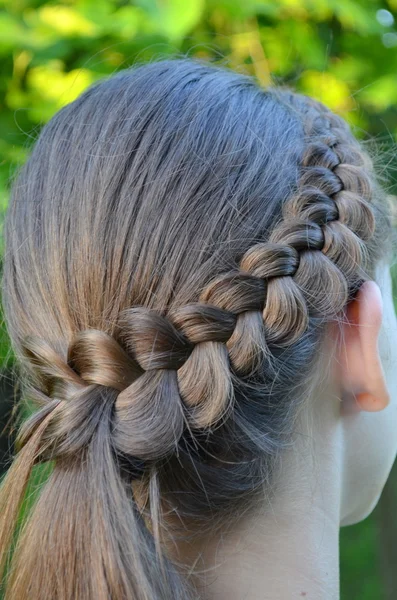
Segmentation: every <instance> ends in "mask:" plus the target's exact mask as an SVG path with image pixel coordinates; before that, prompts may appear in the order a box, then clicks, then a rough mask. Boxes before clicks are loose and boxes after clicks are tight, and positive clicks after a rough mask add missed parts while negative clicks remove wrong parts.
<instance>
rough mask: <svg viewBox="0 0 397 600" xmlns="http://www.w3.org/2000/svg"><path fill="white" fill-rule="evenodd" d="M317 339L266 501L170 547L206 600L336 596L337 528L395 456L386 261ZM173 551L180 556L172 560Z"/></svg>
mask: <svg viewBox="0 0 397 600" xmlns="http://www.w3.org/2000/svg"><path fill="white" fill-rule="evenodd" d="M376 281H377V283H375V282H374V281H371V282H366V283H365V284H363V286H362V288H361V289H360V291H359V293H358V295H357V298H356V299H355V300H354V302H352V303H351V305H350V306H349V307H348V309H347V311H346V316H345V319H344V322H343V324H342V325H340V326H336V325H335V324H334V325H331V326H330V328H329V335H328V336H326V338H327V339H326V340H325V343H324V349H323V352H322V356H321V360H320V368H319V369H318V371H317V372H316V381H315V384H314V385H313V387H312V388H311V393H310V396H309V398H308V400H307V402H306V403H305V404H304V406H303V408H302V409H301V411H300V414H299V415H298V419H297V423H296V440H295V442H294V445H293V448H291V450H288V451H287V452H285V454H284V455H283V457H282V460H281V463H280V469H279V475H278V479H277V481H276V482H275V494H274V499H273V500H272V501H270V502H269V499H266V500H265V501H264V503H263V505H262V506H259V507H258V509H257V511H256V513H255V514H252V513H251V514H249V515H248V514H247V515H246V516H245V517H243V518H242V519H240V520H239V521H237V522H234V523H231V524H230V526H229V528H228V530H227V531H224V533H223V534H222V535H219V534H218V535H217V536H214V539H209V538H206V539H205V540H201V541H197V540H195V542H194V544H188V543H185V544H184V545H180V546H179V547H178V548H177V549H174V551H175V552H176V557H178V558H179V559H180V560H181V559H182V560H183V561H184V562H185V563H186V564H188V565H193V564H194V565H195V570H197V571H198V572H199V577H198V579H197V587H198V589H199V591H200V594H201V596H202V597H203V598H205V599H206V600H242V599H244V600H292V599H294V598H297V599H301V598H305V599H306V600H309V599H313V600H337V599H339V597H340V596H339V530H340V527H341V526H345V525H350V524H353V523H357V522H359V521H361V520H362V519H365V518H366V517H367V516H368V515H369V514H370V513H371V511H372V510H373V509H374V507H375V506H376V504H377V502H378V500H379V497H380V494H381V491H382V489H383V486H384V484H385V483H386V480H387V477H388V475H389V473H390V470H391V467H392V464H393V461H394V459H395V456H396V453H397V369H396V365H397V343H396V342H397V320H396V316H395V312H394V306H393V298H392V288H391V279H390V274H389V267H388V266H387V265H381V266H380V267H379V269H378V273H377V275H376ZM182 557H183V558H182Z"/></svg>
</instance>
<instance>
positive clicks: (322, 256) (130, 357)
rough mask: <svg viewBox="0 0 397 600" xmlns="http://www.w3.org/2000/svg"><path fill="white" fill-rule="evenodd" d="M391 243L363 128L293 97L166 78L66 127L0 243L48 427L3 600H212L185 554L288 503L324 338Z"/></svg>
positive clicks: (27, 433)
mask: <svg viewBox="0 0 397 600" xmlns="http://www.w3.org/2000/svg"><path fill="white" fill-rule="evenodd" d="M388 231H389V220H388V216H387V211H386V209H385V207H384V202H383V195H382V191H381V189H380V186H379V185H378V183H377V182H376V179H375V175H374V173H373V168H372V163H371V161H370V159H369V156H368V155H367V153H366V152H365V151H364V150H363V148H362V147H361V145H360V144H359V142H358V141H356V139H355V138H354V136H353V134H352V133H351V131H350V129H349V127H348V126H347V124H346V123H345V122H344V121H343V119H341V118H340V117H338V116H336V115H335V114H333V113H332V112H330V111H329V110H328V109H327V108H326V107H325V106H323V105H322V104H320V103H318V102H315V101H314V100H312V99H310V98H307V97H305V96H302V95H299V94H296V93H294V92H293V91H291V90H289V89H287V88H269V89H267V90H263V89H261V88H260V87H259V86H258V85H257V84H256V83H255V81H254V80H253V79H251V78H249V77H246V76H243V75H238V74H236V73H233V72H231V71H227V70H225V69H222V68H218V67H215V66H212V65H209V64H203V63H201V62H197V61H193V60H169V61H163V62H158V63H153V64H150V65H146V66H140V67H137V68H132V69H127V70H124V71H121V72H119V73H117V74H116V75H113V76H112V77H110V78H108V79H105V80H103V81H101V82H100V83H97V84H95V85H93V86H92V87H90V88H89V89H88V90H87V91H85V92H84V93H83V94H82V95H81V96H80V97H79V98H78V99H77V100H75V101H74V102H72V103H71V104H69V105H67V106H66V107H64V108H63V109H62V110H60V111H59V112H58V113H57V114H56V115H55V116H54V117H53V118H52V119H51V121H50V122H49V123H48V124H47V125H45V126H44V128H43V130H42V132H41V134H40V136H39V138H38V140H37V142H36V143H35V145H34V148H33V150H32V152H31V154H30V157H29V159H28V161H27V162H26V164H25V165H24V166H23V168H22V169H21V172H20V173H19V174H18V177H17V178H16V180H15V181H14V182H13V188H12V196H11V200H10V204H9V207H8V211H7V214H6V220H5V224H4V235H5V255H4V260H3V279H2V293H3V305H4V313H5V320H6V324H7V328H8V332H9V336H10V339H11V342H12V347H13V350H14V352H15V356H16V357H17V360H18V365H19V368H18V377H19V380H20V383H21V386H22V391H23V397H24V398H26V399H28V400H29V402H31V403H33V404H34V406H35V410H34V411H33V413H32V414H31V416H30V417H29V418H28V419H27V420H26V421H25V422H24V423H23V424H22V427H21V429H20V431H19V434H18V438H17V451H16V456H15V459H14V462H13V464H12V466H11V468H10V470H9V473H8V475H7V477H6V479H5V481H4V483H3V486H2V490H1V494H0V523H1V525H0V551H1V565H2V570H5V574H4V586H5V588H6V592H5V594H6V595H5V597H6V599H7V600H11V599H12V600H16V599H18V600H28V599H29V600H47V599H49V598H51V599H52V600H71V599H77V598H78V599H79V600H109V599H110V598H111V599H112V600H182V599H183V600H186V599H188V598H191V599H192V598H195V597H197V594H196V592H195V591H194V586H193V585H191V582H190V581H189V579H188V578H187V577H186V576H185V573H184V569H183V566H182V565H179V564H176V563H174V562H172V560H171V556H170V554H169V552H167V548H166V546H167V544H166V540H167V539H170V538H172V536H177V535H179V534H180V531H179V533H178V526H177V522H180V523H183V527H181V528H180V529H181V530H183V531H185V532H186V531H188V532H190V534H191V535H194V532H195V531H196V532H197V531H199V532H200V534H202V535H204V534H205V532H209V531H211V530H212V531H213V530H214V529H216V528H217V527H219V526H220V525H221V524H222V523H227V522H230V521H231V520H232V519H235V518H237V517H238V515H239V514H241V512H242V511H243V510H244V511H247V510H249V508H250V507H251V506H252V507H254V506H255V505H256V503H257V502H258V498H259V496H261V497H262V496H263V493H264V490H265V491H267V493H269V494H270V493H271V490H272V482H273V481H274V477H275V474H277V465H278V459H279V457H280V456H281V454H282V451H283V449H284V448H285V447H286V446H288V444H290V443H291V440H293V432H294V418H295V416H296V414H297V408H298V406H299V405H300V404H301V403H302V402H304V400H305V397H306V396H305V390H306V389H307V382H308V380H309V379H310V374H311V373H312V371H313V366H314V365H315V363H316V355H317V354H318V350H319V347H320V344H321V343H322V340H323V338H324V331H325V327H326V325H327V323H329V322H330V321H335V320H337V319H338V318H339V316H340V315H341V312H342V311H343V308H344V307H345V306H346V305H347V303H348V302H349V300H350V299H351V298H352V297H353V296H354V294H355V292H356V291H357V289H358V288H359V286H360V285H361V283H362V281H364V280H365V279H367V278H368V277H370V276H372V273H373V269H374V266H375V264H376V262H377V260H378V259H379V258H380V257H381V256H382V254H383V253H384V252H385V251H386V244H385V240H387V238H388ZM46 462H50V463H51V464H52V465H53V468H52V470H51V473H50V475H49V477H48V479H47V481H46V482H45V484H44V485H43V488H42V490H41V493H40V494H39V497H38V499H37V501H36V503H35V505H34V507H33V508H32V510H31V511H30V513H29V515H28V516H27V518H26V519H25V521H24V524H23V527H22V529H21V530H20V531H19V532H18V536H17V537H18V539H17V540H16V539H15V537H16V533H15V532H16V523H17V522H18V518H19V513H20V509H21V505H22V503H23V499H24V495H25V492H26V486H27V483H28V481H29V478H30V476H31V472H32V468H33V466H34V465H36V464H39V463H46ZM173 517H174V518H173ZM171 523H173V525H172V526H171ZM11 549H12V552H11ZM5 567H7V568H6V569H5Z"/></svg>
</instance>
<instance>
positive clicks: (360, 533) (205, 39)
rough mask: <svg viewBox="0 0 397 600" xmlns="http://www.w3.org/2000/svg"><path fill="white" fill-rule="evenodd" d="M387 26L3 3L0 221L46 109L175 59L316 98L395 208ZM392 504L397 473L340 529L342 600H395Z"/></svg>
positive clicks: (122, 4) (333, 16)
mask: <svg viewBox="0 0 397 600" xmlns="http://www.w3.org/2000/svg"><path fill="white" fill-rule="evenodd" d="M396 21H397V0H388V1H387V2H380V1H377V0H359V1H354V0H278V1H270V0H268V1H262V2H260V1H258V0H157V1H156V0H140V1H137V2H129V1H127V0H78V1H75V0H70V1H64V2H42V1H40V0H0V66H1V69H0V217H1V215H2V214H3V213H4V210H5V209H6V207H7V201H8V189H9V182H10V179H11V178H12V177H13V175H14V173H15V172H16V170H17V169H18V166H19V165H20V164H21V163H23V161H24V160H25V159H26V157H27V155H28V153H29V148H30V146H31V144H32V143H34V140H35V139H36V138H37V135H38V133H39V131H40V127H41V126H42V124H43V123H45V122H46V121H47V120H48V119H49V118H50V117H51V116H52V115H53V114H54V112H55V111H57V110H58V109H59V108H60V107H61V106H63V105H64V104H66V103H68V102H70V101H72V100H73V99H74V98H76V96H78V95H79V94H80V93H81V92H82V91H83V90H84V89H85V88H86V87H87V86H88V85H89V84H91V83H92V82H94V81H96V80H97V79H99V78H101V77H103V76H105V75H108V74H111V73H113V72H115V71H117V70H119V69H123V68H126V67H128V66H130V65H133V64H136V63H141V62H144V61H151V60H157V59H160V58H164V57H166V56H170V55H181V54H183V55H188V56H198V57H201V58H203V59H208V60H211V61H214V62H217V63H220V64H223V65H225V66H227V67H230V68H232V69H235V70H237V71H241V72H247V73H251V74H253V75H255V76H256V77H257V79H258V80H259V82H260V83H261V84H262V85H264V86H266V85H268V84H270V83H273V84H277V83H288V84H290V85H292V86H294V87H295V88H296V89H298V90H299V91H303V92H305V93H307V94H309V95H312V96H314V97H316V98H319V99H320V100H322V101H323V102H324V103H325V104H327V105H328V106H329V107H330V108H332V109H333V110H335V111H336V112H338V113H340V114H342V115H343V116H344V117H345V118H347V119H348V120H349V121H350V123H351V124H352V125H354V127H355V132H356V134H357V135H358V136H359V137H360V138H362V139H364V140H375V144H376V147H377V148H378V151H379V152H380V156H381V158H380V159H379V161H378V162H379V165H378V168H379V169H380V171H381V173H382V175H384V176H385V177H386V178H387V179H386V187H387V191H388V194H389V195H390V198H391V200H392V201H393V200H394V194H396V190H397V186H396V181H395V177H394V171H395V169H396V153H395V152H394V145H395V142H396V137H397V22H396ZM0 227H1V219H0ZM0 244H1V247H0V260H1V255H2V253H3V241H2V236H0ZM0 334H1V337H0V346H1V347H0V355H1V357H2V364H3V378H2V379H3V382H4V383H5V384H6V385H3V388H4V389H3V388H2V390H3V396H4V401H3V402H2V404H0V407H1V406H3V408H2V409H1V410H2V413H3V414H2V419H3V421H2V422H3V426H4V423H5V422H6V420H7V418H8V411H9V403H7V401H6V397H8V398H9V396H10V395H12V376H11V370H10V369H11V368H12V363H13V357H12V354H10V352H9V344H8V338H7V334H6V330H5V327H4V325H3V326H2V327H1V328H0ZM10 383H11V385H10ZM4 407H7V410H6V409H5V408H4ZM4 440H6V435H3V442H4ZM363 443H365V442H364V441H363ZM4 444H6V445H7V444H8V442H7V441H6V442H4ZM396 506H397V472H396V473H392V475H391V477H390V479H389V482H388V484H387V486H386V488H385V490H384V493H383V495H382V499H381V501H380V503H379V504H378V507H377V508H376V510H375V511H374V512H373V513H372V515H371V516H370V517H369V518H367V519H366V520H365V521H364V522H362V523H360V524H358V525H355V526H351V527H347V528H344V529H342V531H341V593H342V599H343V600H347V599H349V600H355V599H359V600H391V599H392V598H393V599H395V598H397V514H395V509H396Z"/></svg>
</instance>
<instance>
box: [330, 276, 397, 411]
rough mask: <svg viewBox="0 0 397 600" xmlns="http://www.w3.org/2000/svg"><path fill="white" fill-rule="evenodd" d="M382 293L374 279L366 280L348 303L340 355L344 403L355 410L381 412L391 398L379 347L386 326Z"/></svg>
mask: <svg viewBox="0 0 397 600" xmlns="http://www.w3.org/2000/svg"><path fill="white" fill-rule="evenodd" d="M382 313H383V306H382V296H381V292H380V289H379V287H378V285H377V284H376V283H375V282H374V281H366V282H364V283H363V284H362V286H361V287H360V289H359V291H358V293H357V296H356V297H355V299H354V300H353V301H352V302H351V303H350V304H349V305H348V307H347V310H346V317H347V318H346V321H345V323H343V325H342V328H343V331H342V344H341V347H340V353H339V356H338V360H339V364H340V383H341V387H342V390H341V392H342V393H341V396H342V403H343V402H344V403H345V405H346V407H347V406H348V407H349V408H350V410H349V411H348V412H351V409H352V407H353V408H354V409H355V410H363V411H368V412H377V411H380V410H383V409H384V408H386V406H387V405H388V404H389V401H390V397H389V393H388V390H387V387H386V381H385V377H384V372H383V368H382V362H381V358H380V355H379V349H378V338H379V333H380V329H381V325H382Z"/></svg>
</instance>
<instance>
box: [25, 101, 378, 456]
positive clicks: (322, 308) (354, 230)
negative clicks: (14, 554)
mask: <svg viewBox="0 0 397 600" xmlns="http://www.w3.org/2000/svg"><path fill="white" fill-rule="evenodd" d="M276 93H277V94H278V96H279V98H280V99H281V100H282V101H284V102H286V103H288V105H289V106H290V107H292V109H293V110H295V111H298V112H299V114H300V115H301V116H302V117H303V119H304V128H305V134H306V136H307V141H306V150H305V152H304V155H303V158H302V165H301V174H300V178H299V181H298V185H297V188H296V190H295V192H294V193H293V194H292V196H291V197H290V198H289V199H288V200H287V201H286V202H285V203H284V205H283V208H282V218H281V219H280V220H279V222H278V223H277V225H276V226H275V227H274V229H273V231H272V232H271V234H270V236H269V239H268V241H266V242H260V243H257V244H256V245H254V246H252V247H251V248H249V249H248V250H247V251H246V252H245V253H244V255H243V257H242V258H241V260H240V264H239V268H236V269H234V270H231V271H229V272H227V273H224V274H221V275H219V276H218V277H216V278H215V279H214V280H213V281H211V282H210V283H209V284H208V285H207V286H206V287H205V289H204V290H203V291H202V293H201V294H200V297H199V301H198V302H193V303H190V304H188V305H185V306H182V307H177V308H172V309H170V310H169V311H168V313H167V315H162V314H160V313H158V312H157V311H155V310H153V309H148V308H146V307H143V306H141V307H139V306H138V307H134V308H128V309H125V310H124V311H123V312H122V313H121V315H120V317H119V320H118V323H117V326H116V330H115V333H114V336H110V335H108V334H106V333H104V332H101V331H97V330H87V331H83V332H80V333H79V334H78V335H77V336H76V338H75V339H74V341H73V343H72V344H71V346H70V348H69V352H68V360H67V364H64V363H62V360H61V358H60V357H59V355H57V354H56V353H55V352H54V350H53V349H51V348H50V347H49V346H48V347H46V346H45V345H44V343H43V342H42V341H38V340H36V341H34V343H32V340H30V342H29V341H27V342H26V344H25V351H26V352H27V353H29V355H30V359H31V360H32V362H33V363H35V364H36V365H40V366H41V371H40V372H41V375H43V374H47V386H48V385H49V386H50V387H51V393H52V395H56V397H57V398H58V399H61V398H63V399H64V400H66V399H67V397H68V395H69V392H70V388H71V386H72V388H73V390H74V394H73V395H72V397H71V398H69V399H68V401H67V402H64V403H63V404H62V406H61V407H59V408H58V411H57V418H56V419H55V418H54V420H53V422H52V423H51V424H50V426H49V427H48V428H47V437H48V438H49V439H51V440H52V445H51V443H50V442H48V444H44V447H46V448H47V450H48V447H52V451H53V452H54V443H55V442H56V444H55V445H56V455H57V456H59V455H63V454H65V453H66V454H68V453H70V454H73V453H75V452H77V451H78V450H80V449H81V448H82V447H83V446H84V445H86V444H87V442H88V440H89V438H90V435H91V434H92V431H93V430H94V429H95V427H96V426H97V424H96V423H94V422H92V420H90V419H91V417H90V415H91V410H90V405H89V403H88V402H87V400H86V397H87V395H88V396H89V393H88V394H87V386H88V391H89V390H90V386H106V387H109V388H111V389H113V390H116V391H117V392H119V394H118V395H117V394H116V396H114V398H115V413H114V424H113V443H114V447H115V449H116V450H117V452H118V454H119V455H120V456H129V457H134V458H135V459H136V458H138V459H142V460H146V459H152V460H156V459H159V458H161V457H162V456H163V455H166V454H167V453H169V452H172V451H175V450H176V448H177V444H178V441H179V439H180V438H181V436H182V434H183V431H184V429H185V426H186V425H187V426H191V427H193V428H205V427H210V426H213V425H215V424H216V423H217V422H219V421H220V420H221V419H225V418H226V417H227V415H229V414H230V411H231V409H232V407H233V400H234V395H233V386H232V375H236V376H247V375H248V374H251V375H252V374H253V373H255V371H256V370H258V369H259V368H260V366H261V364H262V362H263V360H264V359H265V358H266V354H268V353H271V352H272V351H274V348H276V347H284V346H290V345H292V344H294V343H295V342H296V341H297V340H298V339H299V338H300V337H301V336H302V335H303V334H304V333H305V331H306V330H307V328H308V325H309V320H310V319H311V318H316V317H317V318H320V319H321V320H322V321H323V320H329V319H332V318H335V317H336V315H337V314H338V312H339V311H340V309H341V307H343V306H344V305H345V304H346V302H347V301H348V300H349V298H350V297H351V295H352V294H353V293H354V291H355V290H356V289H357V286H358V285H359V284H360V282H361V281H362V280H363V279H364V278H365V277H366V275H365V260H366V253H365V245H364V242H367V241H368V240H369V239H370V238H371V236H372V235H373V233H374V228H375V218H374V214H373V210H372V207H371V203H370V201H371V196H372V185H371V180H370V178H369V177H368V175H367V171H368V165H367V164H366V156H365V154H364V153H363V152H362V150H361V149H360V146H359V144H358V142H356V140H355V138H354V137H353V136H352V134H351V133H350V130H349V128H348V126H347V125H346V124H345V122H344V121H343V120H342V119H340V118H339V117H337V116H336V115H334V114H332V113H330V112H329V111H328V110H327V109H326V108H325V107H324V106H323V105H321V104H320V103H318V102H315V101H313V100H311V99H308V98H304V97H302V96H299V95H296V94H293V93H291V92H280V91H277V92H276ZM319 273H321V277H319ZM33 348H34V349H35V350H34V351H33ZM110 360H111V362H112V365H113V372H112V373H111V374H110V376H107V375H106V373H107V372H108V370H107V369H106V365H108V364H109V362H110ZM60 382H61V383H60ZM62 386H63V387H62ZM76 386H77V388H80V390H79V391H76ZM34 393H36V395H37V393H39V392H38V390H33V394H34ZM163 396H164V397H166V398H167V401H166V402H165V401H163V400H162V397H163ZM151 407H152V408H153V407H155V410H152V409H151ZM63 412H65V413H68V414H67V415H64V417H65V418H62V413H63ZM47 413H48V406H47V405H46V407H45V409H44V410H43V412H42V417H43V418H45V417H46V415H47ZM66 416H67V418H66ZM70 419H72V421H73V422H74V427H73V433H68V431H67V430H65V427H64V426H63V423H64V422H69V423H70ZM142 419H146V420H147V419H150V420H151V431H152V437H151V439H150V440H147V439H146V437H145V435H144V434H143V435H142V436H140V434H139V432H140V431H143V432H144V431H145V427H143V426H142V425H143V423H142ZM39 421H40V419H39V418H38V416H37V415H36V416H35V418H34V423H35V426H37V425H38V423H39ZM137 423H138V424H140V425H141V427H140V426H139V425H138V426H137ZM132 428H133V429H134V431H135V432H136V433H135V435H131V430H132ZM28 432H30V434H31V433H32V426H31V425H29V424H27V425H26V426H25V428H24V429H23V431H22V433H21V435H20V443H21V444H22V445H23V444H24V443H26V440H27V438H28V437H29V435H28ZM76 443H77V445H76Z"/></svg>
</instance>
